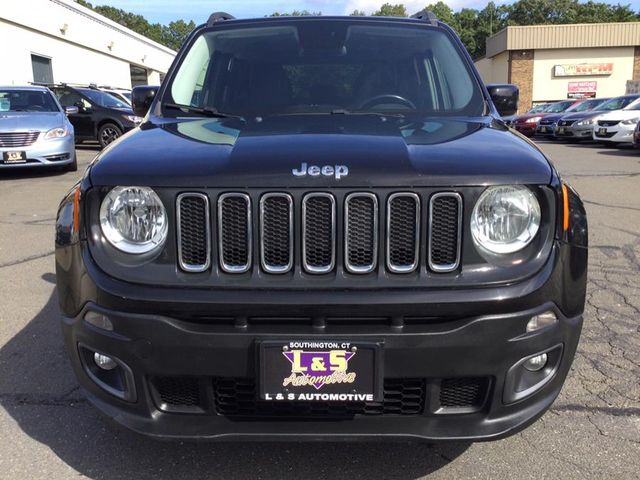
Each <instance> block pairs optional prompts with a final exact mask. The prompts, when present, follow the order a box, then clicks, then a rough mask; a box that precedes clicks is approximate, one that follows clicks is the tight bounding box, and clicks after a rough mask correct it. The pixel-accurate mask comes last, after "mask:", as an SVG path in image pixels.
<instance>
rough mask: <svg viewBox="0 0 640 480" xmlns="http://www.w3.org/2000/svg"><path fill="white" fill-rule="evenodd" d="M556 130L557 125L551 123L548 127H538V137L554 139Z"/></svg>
mask: <svg viewBox="0 0 640 480" xmlns="http://www.w3.org/2000/svg"><path fill="white" fill-rule="evenodd" d="M555 130H556V124H555V123H551V124H548V125H538V128H536V135H537V136H541V137H553V134H554V133H555Z"/></svg>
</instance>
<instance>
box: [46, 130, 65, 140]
mask: <svg viewBox="0 0 640 480" xmlns="http://www.w3.org/2000/svg"><path fill="white" fill-rule="evenodd" d="M67 135H69V129H68V128H67V127H58V128H52V129H51V130H49V131H48V132H47V133H45V134H44V139H45V140H51V139H52V138H64V137H66V136H67Z"/></svg>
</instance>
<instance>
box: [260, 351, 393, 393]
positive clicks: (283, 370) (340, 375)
mask: <svg viewBox="0 0 640 480" xmlns="http://www.w3.org/2000/svg"><path fill="white" fill-rule="evenodd" d="M381 363H382V343H378V342H357V341H353V342H351V341H345V340H293V341H265V342H260V343H259V370H260V383H259V384H260V398H261V399H262V400H266V401H274V402H279V401H285V402H286V401H289V402H292V401H296V402H326V401H336V402H374V401H381V400H382V383H383V382H382V368H381Z"/></svg>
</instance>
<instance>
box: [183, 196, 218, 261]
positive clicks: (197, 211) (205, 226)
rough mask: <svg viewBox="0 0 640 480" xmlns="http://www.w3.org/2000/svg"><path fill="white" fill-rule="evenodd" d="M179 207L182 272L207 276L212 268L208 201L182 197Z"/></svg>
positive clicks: (204, 198) (202, 197) (205, 197)
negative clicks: (202, 273)
mask: <svg viewBox="0 0 640 480" xmlns="http://www.w3.org/2000/svg"><path fill="white" fill-rule="evenodd" d="M176 203H177V209H176V212H177V222H176V223H177V228H178V262H179V263H180V268H182V269H183V270H184V271H186V272H204V271H205V270H207V269H208V268H209V266H210V265H211V230H210V229H211V221H210V218H209V198H208V197H207V196H206V195H203V194H201V193H183V194H180V195H178V199H177V201H176Z"/></svg>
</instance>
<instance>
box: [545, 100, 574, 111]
mask: <svg viewBox="0 0 640 480" xmlns="http://www.w3.org/2000/svg"><path fill="white" fill-rule="evenodd" d="M573 103H574V102H573V101H570V102H558V103H552V104H551V105H549V106H548V107H547V109H546V110H545V112H546V113H560V112H564V111H565V110H566V109H567V108H569V107H570V106H571V105H573Z"/></svg>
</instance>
